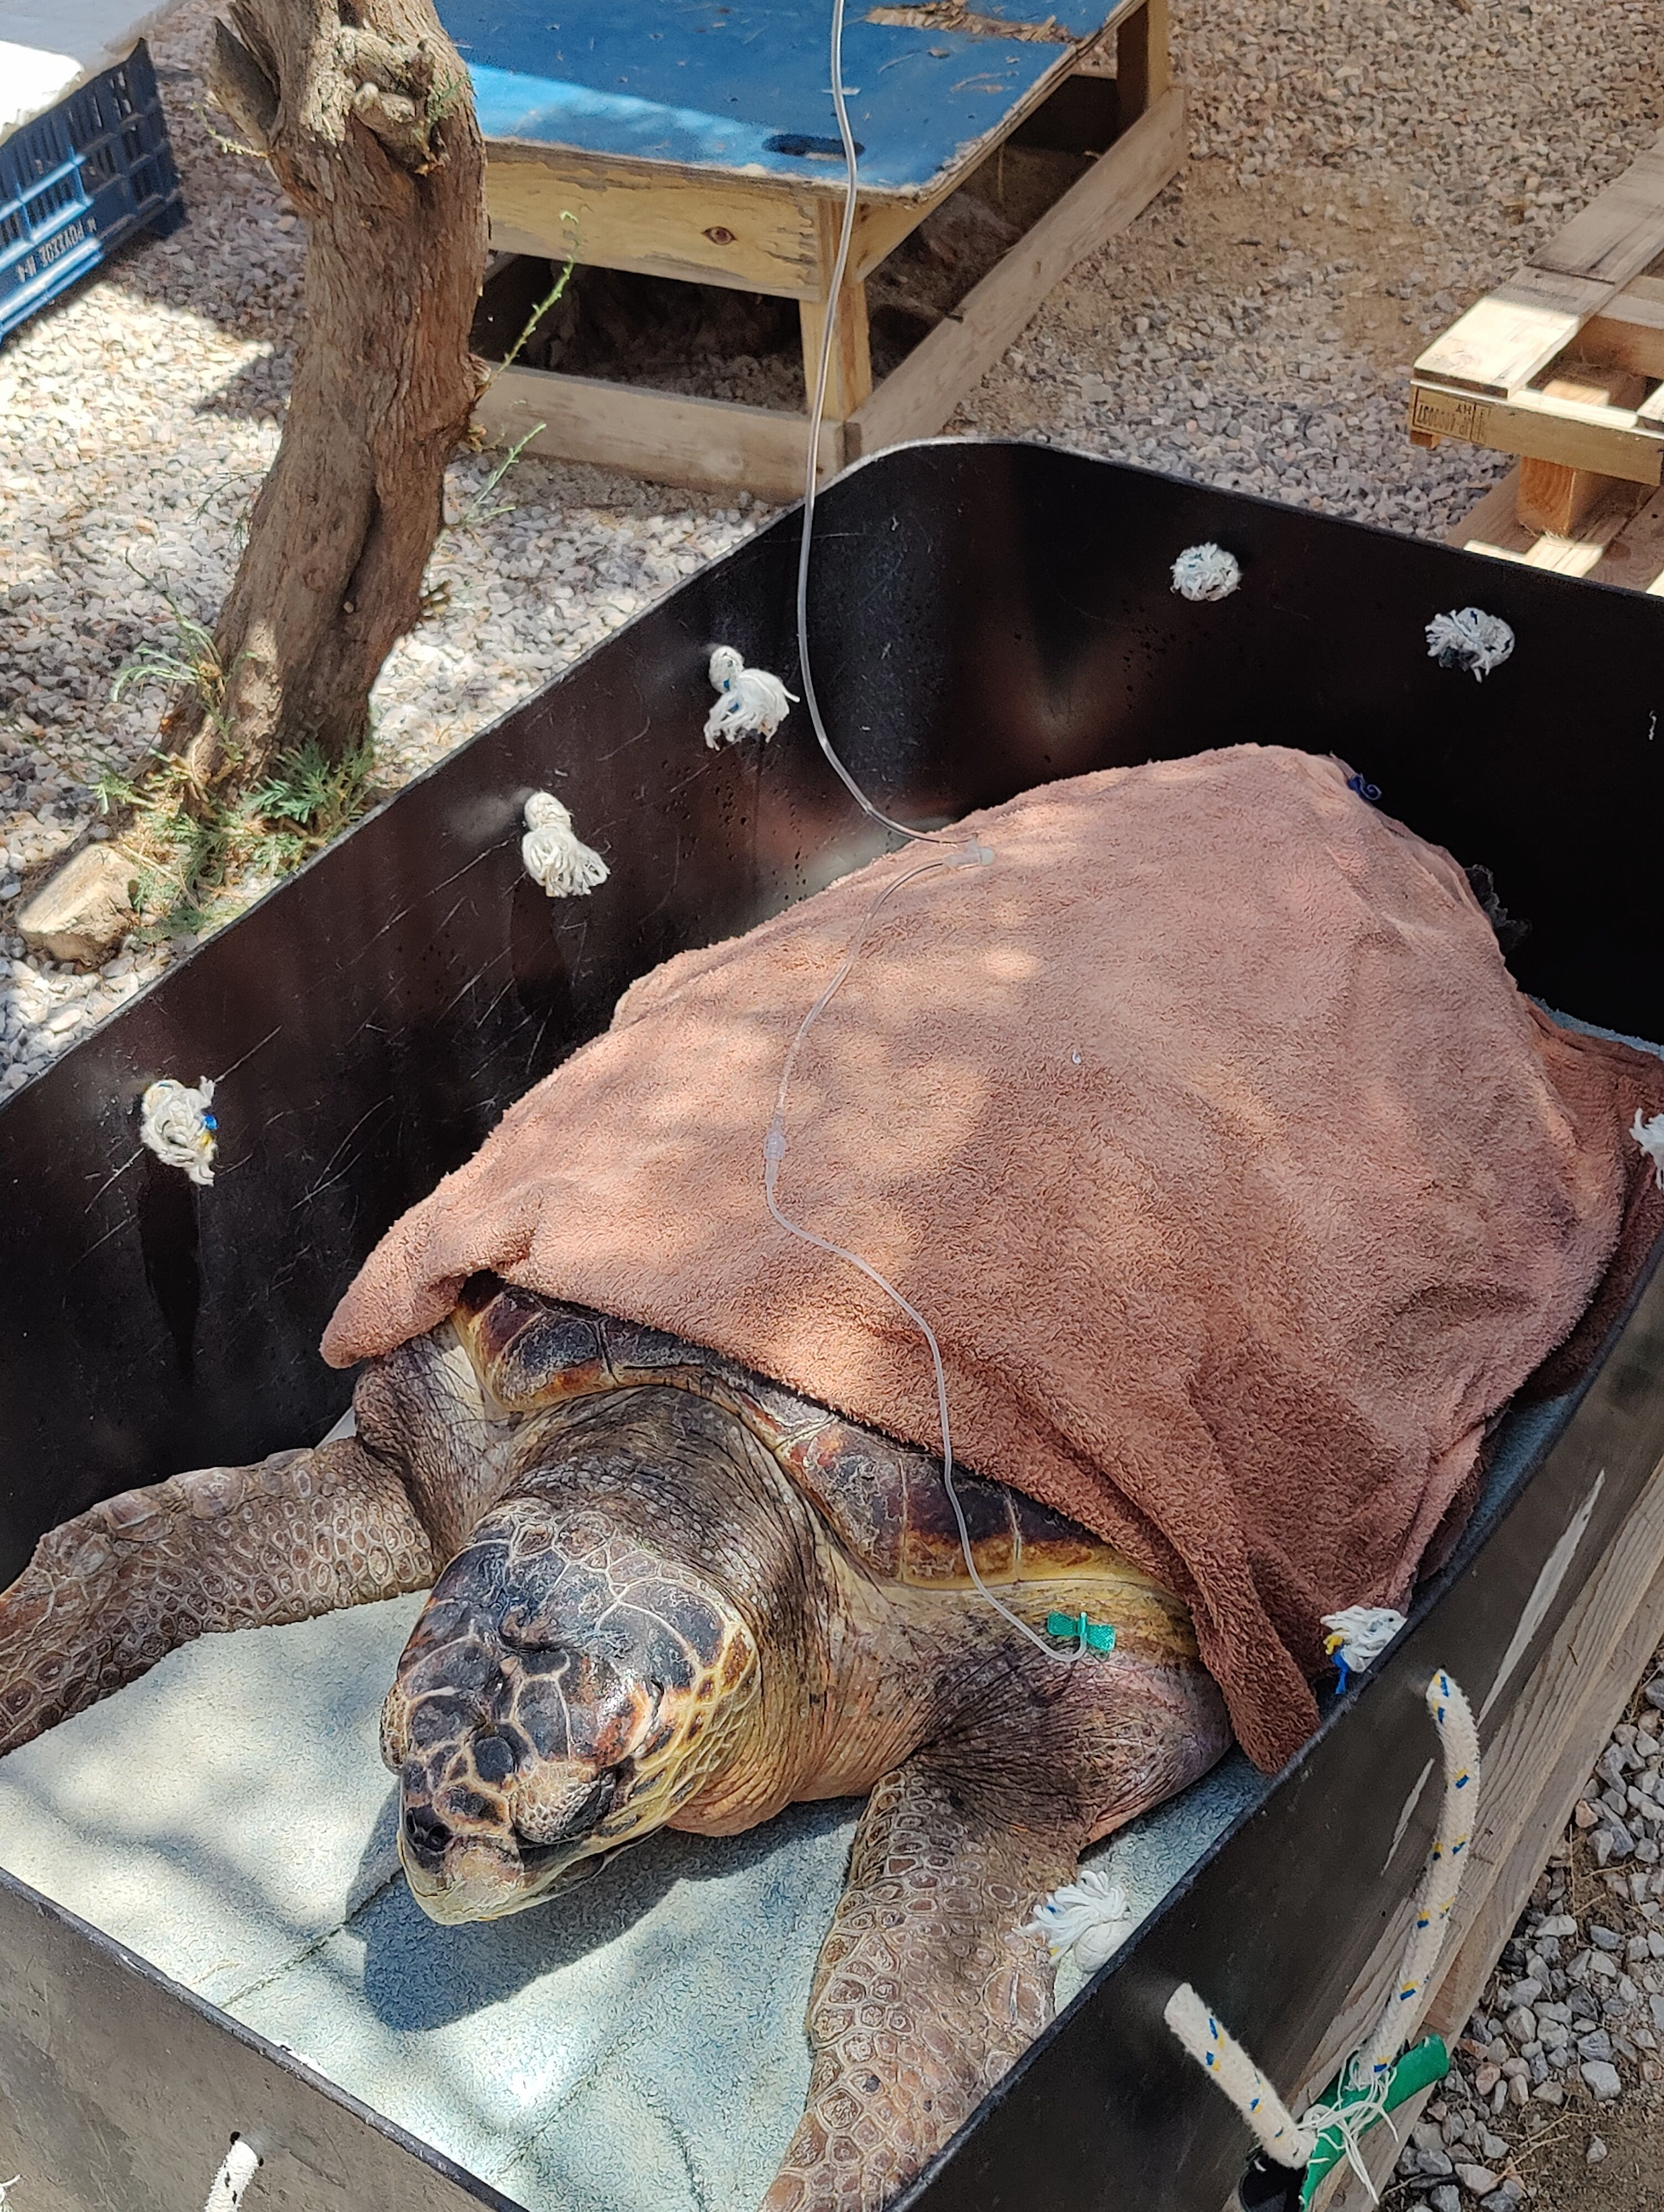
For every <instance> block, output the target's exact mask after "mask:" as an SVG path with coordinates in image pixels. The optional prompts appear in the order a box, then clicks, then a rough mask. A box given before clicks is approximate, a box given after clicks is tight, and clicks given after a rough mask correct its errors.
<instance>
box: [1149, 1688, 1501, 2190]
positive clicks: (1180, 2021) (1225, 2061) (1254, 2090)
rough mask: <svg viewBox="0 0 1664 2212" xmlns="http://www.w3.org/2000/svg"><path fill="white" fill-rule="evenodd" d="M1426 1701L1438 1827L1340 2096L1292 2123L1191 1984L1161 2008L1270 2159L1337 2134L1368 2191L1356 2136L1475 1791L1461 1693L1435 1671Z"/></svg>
mask: <svg viewBox="0 0 1664 2212" xmlns="http://www.w3.org/2000/svg"><path fill="white" fill-rule="evenodd" d="M1427 1711H1428V1712H1429V1714H1430V1715H1431V1716H1432V1718H1433V1726H1434V1728H1435V1729H1437V1730H1438V1732H1439V1747H1440V1754H1441V1755H1442V1758H1443V1762H1444V1769H1445V1794H1444V1801H1443V1804H1442V1806H1441V1807H1440V1815H1439V1830H1438V1833H1437V1834H1436V1835H1435V1836H1434V1838H1433V1849H1432V1852H1431V1853H1430V1854H1429V1856H1428V1858H1427V1871H1426V1872H1425V1873H1424V1874H1423V1876H1422V1878H1421V1888H1420V1894H1419V1895H1418V1897H1417V1899H1416V1906H1415V1920H1414V1925H1413V1926H1412V1928H1411V1930H1410V1936H1409V1941H1408V1942H1407V1944H1406V1945H1405V1949H1404V1958H1403V1962H1402V1964H1401V1967H1400V1969H1399V1972H1398V1978H1397V1980H1396V1982H1394V1987H1393V1990H1392V1994H1391V1995H1389V1996H1388V2000H1387V2002H1386V2003H1385V2005H1384V2006H1383V2007H1382V2008H1381V2016H1380V2018H1379V2019H1378V2020H1377V2021H1376V2022H1375V2031H1374V2033H1373V2034H1371V2036H1370V2038H1369V2040H1368V2042H1367V2043H1366V2044H1364V2045H1363V2046H1362V2047H1361V2048H1360V2049H1359V2050H1357V2051H1356V2052H1355V2053H1353V2056H1352V2058H1351V2059H1350V2060H1349V2061H1348V2063H1347V2065H1346V2066H1344V2067H1342V2071H1341V2076H1340V2080H1341V2092H1342V2099H1343V2101H1342V2102H1340V2103H1335V2104H1326V2105H1325V2104H1319V2105H1310V2106H1309V2107H1308V2109H1307V2110H1306V2111H1304V2112H1303V2114H1302V2115H1301V2117H1300V2118H1299V2119H1298V2120H1296V2119H1295V2118H1293V2116H1292V2115H1291V2113H1290V2111H1289V2109H1288V2107H1287V2106H1286V2105H1284V2103H1283V2101H1282V2099H1281V2098H1279V2097H1278V2096H1277V2092H1276V2091H1275V2090H1274V2089H1272V2088H1271V2085H1270V2084H1269V2083H1268V2082H1267V2081H1266V2079H1265V2078H1264V2075H1263V2074H1262V2073H1260V2071H1259V2069H1258V2066H1256V2065H1255V2064H1254V2062H1253V2060H1251V2058H1250V2057H1249V2055H1248V2053H1247V2052H1246V2051H1245V2050H1244V2049H1243V2047H1242V2046H1241V2044H1240V2043H1238V2041H1237V2040H1236V2039H1235V2038H1234V2036H1232V2034H1230V2032H1229V2030H1228V2029H1226V2028H1225V2027H1222V2026H1221V2025H1220V2023H1219V2019H1218V2017H1217V2016H1216V2014H1214V2013H1213V2012H1212V2009H1211V2008H1209V2007H1208V2006H1207V2005H1206V2004H1205V2003H1204V2001H1202V1999H1201V1998H1200V1997H1199V1996H1198V1995H1197V1994H1196V1992H1195V1990H1194V1989H1193V1988H1191V1987H1190V1985H1189V1983H1188V1982H1183V1983H1181V1984H1180V1987H1179V1988H1177V1989H1175V1990H1174V1991H1173V1995H1172V1996H1171V1997H1170V1998H1169V1999H1168V2001H1167V2014H1166V2018H1167V2025H1168V2027H1170V2028H1171V2029H1172V2030H1173V2034H1175V2035H1176V2036H1177V2037H1178V2039H1179V2040H1180V2042H1181V2043H1182V2044H1183V2045H1184V2047H1185V2048H1186V2050H1187V2051H1188V2052H1189V2053H1190V2054H1191V2056H1192V2057H1193V2059H1194V2060H1196V2061H1197V2063H1198V2064H1199V2066H1201V2067H1202V2068H1203V2070H1204V2071H1205V2072H1206V2073H1208V2074H1209V2075H1211V2076H1212V2079H1214V2080H1215V2081H1216V2082H1218V2084H1219V2087H1220V2088H1221V2089H1222V2090H1223V2091H1224V2092H1225V2095H1226V2096H1227V2097H1228V2098H1230V2099H1231V2102H1232V2104H1233V2105H1235V2106H1236V2108H1237V2110H1238V2111H1239V2112H1240V2113H1241V2115H1242V2117H1243V2118H1244V2119H1245V2120H1246V2121H1247V2123H1248V2124H1249V2126H1250V2127H1251V2129H1252V2130H1253V2132H1254V2135H1255V2137H1256V2138H1257V2140H1258V2143H1259V2145H1260V2148H1261V2149H1262V2150H1264V2152H1265V2155H1266V2157H1269V2158H1274V2159H1275V2160H1276V2161H1277V2163H1278V2164H1279V2165H1283V2166H1289V2167H1292V2168H1294V2169H1296V2170H1298V2169H1299V2168H1301V2167H1303V2166H1304V2165H1305V2164H1306V2163H1308V2161H1309V2160H1310V2157H1311V2155H1312V2152H1313V2150H1315V2148H1316V2144H1317V2142H1318V2139H1319V2137H1322V2136H1323V2135H1326V2134H1329V2133H1330V2132H1334V2133H1336V2134H1338V2135H1339V2136H1340V2137H1341V2138H1342V2144H1344V2147H1345V2151H1346V2156H1347V2158H1348V2161H1349V2163H1350V2164H1351V2165H1352V2166H1353V2167H1354V2168H1355V2170H1356V2171H1357V2172H1358V2174H1359V2175H1360V2176H1362V2179H1363V2182H1364V2184H1365V2186H1366V2187H1367V2188H1368V2189H1369V2193H1370V2196H1372V2197H1373V2196H1374V2195H1375V2189H1374V2187H1373V2184H1371V2183H1370V2181H1369V2176H1368V2172H1367V2171H1366V2170H1365V2168H1364V2164H1363V2160H1362V2157H1361V2156H1360V2154H1359V2151H1358V2138H1359V2137H1361V2136H1362V2135H1363V2134H1364V2133H1365V2131H1367V2130H1368V2128H1369V2127H1371V2126H1373V2125H1374V2124H1375V2121H1376V2120H1377V2119H1378V2118H1380V2117H1381V2114H1382V2112H1383V2111H1385V2109H1386V2102H1387V2097H1388V2092H1389V2090H1390V2087H1391V2084H1392V2077H1393V2068H1394V2065H1395V2063H1396V2061H1397V2060H1398V2057H1399V2054H1400V2053H1401V2052H1402V2051H1403V2049H1404V2047H1405V2046H1406V2045H1407V2043H1408V2041H1409V2040H1410V2038H1411V2036H1412V2035H1413V2034H1414V2032H1415V2029H1416V2027H1417V2025H1418V2024H1419V2022H1420V2015H1421V2013H1422V2010H1423V2009H1424V2008H1425V2004H1426V2000H1427V1994H1428V1991H1429V1989H1430V1988H1431V1985H1432V1981H1433V1970H1434V1969H1435V1968H1436V1967H1437V1965H1438V1963H1439V1957H1440V1952H1441V1951H1442V1950H1443V1949H1444V1943H1445V1936H1446V1933H1447V1931H1448V1928H1449V1924H1450V1916H1451V1912H1452V1910H1453V1907H1454V1905H1455V1903H1456V1898H1457V1895H1458V1892H1459V1890H1460V1888H1461V1881H1462V1872H1463V1869H1464V1868H1465V1867H1466V1864H1467V1857H1468V1851H1469V1847H1470V1845H1472V1840H1473V1824H1474V1819H1475V1809H1476V1807H1477V1805H1478V1802H1479V1731H1478V1729H1476V1728H1475V1727H1474V1724H1473V1714H1472V1709H1471V1708H1470V1706H1469V1704H1468V1702H1467V1700H1466V1697H1465V1696H1463V1695H1462V1693H1461V1691H1460V1690H1459V1689H1458V1688H1457V1686H1456V1684H1455V1683H1453V1681H1452V1680H1451V1678H1450V1677H1449V1676H1448V1675H1447V1674H1446V1671H1445V1670H1444V1669H1443V1668H1442V1667H1440V1668H1438V1669H1437V1670H1435V1671H1434V1674H1433V1679H1432V1681H1431V1682H1430V1683H1428V1684H1427Z"/></svg>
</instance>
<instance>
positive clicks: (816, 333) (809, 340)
mask: <svg viewBox="0 0 1664 2212" xmlns="http://www.w3.org/2000/svg"><path fill="white" fill-rule="evenodd" d="M797 313H798V315H799V318H800V320H801V321H802V325H803V390H804V393H805V396H806V398H807V400H808V403H809V405H810V406H813V405H814V404H815V386H816V382H817V380H818V379H819V375H820V366H821V344H822V336H823V334H824V332H825V329H826V313H827V311H826V309H825V308H823V307H822V305H821V304H820V302H818V301H817V300H799V302H797ZM872 396H873V356H872V348H871V346H870V343H869V341H868V331H867V287H866V286H865V285H864V284H860V283H856V284H851V283H848V282H845V284H844V286H843V289H842V292H841V293H840V294H839V296H838V312H837V317H836V320H835V322H834V325H833V330H832V360H831V365H830V367H829V370H828V373H827V379H826V418H827V420H828V421H829V422H835V423H841V422H845V421H847V420H848V418H849V417H850V416H851V415H853V414H854V413H855V411H856V409H857V408H858V407H861V406H864V405H866V403H867V401H868V399H871V398H872Z"/></svg>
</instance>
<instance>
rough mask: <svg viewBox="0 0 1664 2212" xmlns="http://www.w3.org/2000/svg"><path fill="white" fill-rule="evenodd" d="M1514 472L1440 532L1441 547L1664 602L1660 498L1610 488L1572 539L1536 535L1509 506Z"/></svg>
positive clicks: (1663, 501)
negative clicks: (1582, 578)
mask: <svg viewBox="0 0 1664 2212" xmlns="http://www.w3.org/2000/svg"><path fill="white" fill-rule="evenodd" d="M1518 478H1519V471H1518V469H1514V470H1510V471H1509V473H1508V474H1507V475H1506V476H1505V477H1504V478H1503V479H1502V482H1501V483H1497V484H1493V485H1492V487H1491V489H1490V490H1489V491H1487V492H1486V494H1485V497H1484V498H1483V499H1482V500H1481V501H1480V502H1479V505H1478V506H1477V507H1476V508H1475V509H1473V511H1472V514H1471V515H1469V516H1467V517H1466V520H1465V521H1463V522H1458V523H1457V524H1456V525H1455V526H1454V527H1453V529H1449V530H1446V533H1445V540H1446V543H1447V544H1449V545H1453V546H1458V547H1459V548H1461V549H1462V550H1463V551H1464V552H1466V553H1483V554H1486V555H1489V556H1490V557H1491V558H1492V560H1496V561H1520V562H1522V563H1523V564H1524V566H1525V567H1526V568H1548V569H1550V570H1553V571H1554V572H1556V573H1557V574H1560V575H1564V576H1588V577H1591V578H1592V579H1593V580H1594V581H1595V582H1596V583H1599V584H1612V585H1615V586H1617V587H1619V588H1620V589H1622V590H1626V591H1636V592H1650V593H1654V594H1657V595H1658V596H1660V597H1664V495H1657V496H1654V498H1652V499H1651V500H1650V501H1648V502H1647V503H1646V504H1645V505H1644V506H1642V507H1641V508H1640V509H1636V507H1635V500H1636V499H1637V498H1641V499H1642V500H1646V491H1645V489H1644V487H1640V486H1628V485H1625V486H1622V487H1616V486H1615V487H1614V489H1613V491H1612V493H1611V495H1610V498H1609V503H1603V504H1602V507H1601V508H1600V509H1597V510H1596V512H1595V513H1594V514H1592V515H1591V516H1589V519H1588V520H1587V522H1584V523H1583V524H1582V525H1581V527H1580V528H1579V529H1578V531H1577V534H1576V536H1575V537H1572V538H1561V537H1555V536H1552V535H1546V534H1545V535H1538V534H1537V533H1536V532H1535V531H1532V530H1529V529H1525V528H1524V525H1523V524H1522V523H1521V522H1520V521H1519V519H1518V514H1517V512H1516V509H1515V505H1514V490H1515V486H1516V484H1517V483H1518Z"/></svg>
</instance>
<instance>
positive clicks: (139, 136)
mask: <svg viewBox="0 0 1664 2212" xmlns="http://www.w3.org/2000/svg"><path fill="white" fill-rule="evenodd" d="M184 221H185V202H184V199H183V197H182V196H181V194H180V191H179V175H178V172H176V171H175V169H174V166H173V152H172V147H171V146H169V145H168V142H167V124H166V121H165V120H164V118H163V115H162V106H161V101H160V99H159V96H158V94H157V90H156V72H155V70H154V69H153V68H152V67H151V61H150V51H149V49H148V48H147V47H146V44H145V42H144V41H143V40H142V39H140V42H139V43H138V45H137V46H135V47H134V48H133V51H132V53H131V54H129V55H128V56H127V60H126V61H125V62H117V63H116V65H115V67H114V68H113V69H106V70H105V72H104V74H103V75H102V76H98V77H94V79H93V80H92V81H91V83H90V84H84V85H82V86H81V88H80V90H79V91H77V92H72V93H70V94H68V95H67V96H66V97H65V98H64V99H62V100H61V101H59V102H58V104H57V106H56V107H50V108H49V109H48V110H47V112H46V114H44V115H37V116H36V118H35V119H34V120H33V121H32V122H29V123H23V124H20V125H19V126H18V127H17V129H16V131H14V132H13V133H12V134H11V136H10V138H9V139H5V140H4V142H3V143H0V339H4V338H6V337H8V336H9V335H10V333H11V332H12V331H14V330H16V328H17V326H18V324H19V323H21V322H26V321H28V320H29V316H30V315H33V314H34V313H35V311H36V308H41V307H43V306H44V305H45V304H46V302H48V301H49V300H54V299H56V298H57V296H58V295H59V294H60V293H61V292H64V291H67V290H68V288H69V286H70V285H71V284H73V283H74V282H75V280H76V279H77V278H78V277H81V276H85V275H86V273H87V271H88V269H94V268H96V267H97V265H98V263H100V262H101V261H103V260H105V259H106V258H107V256H109V255H110V254H112V253H113V252H114V250H115V249H116V248H117V247H118V246H119V245H120V244H121V243H122V242H123V240H125V239H127V238H130V237H132V236H133V232H134V231H135V230H146V229H150V230H155V231H156V232H157V233H158V234H159V236H161V237H166V235H167V233H168V232H169V231H170V230H178V229H179V225H180V224H181V223H183V222H184Z"/></svg>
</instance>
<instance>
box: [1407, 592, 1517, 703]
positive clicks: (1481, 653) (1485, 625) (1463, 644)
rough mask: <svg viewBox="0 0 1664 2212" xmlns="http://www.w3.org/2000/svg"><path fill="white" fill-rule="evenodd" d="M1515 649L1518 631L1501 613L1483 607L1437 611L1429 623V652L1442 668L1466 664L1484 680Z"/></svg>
mask: <svg viewBox="0 0 1664 2212" xmlns="http://www.w3.org/2000/svg"><path fill="white" fill-rule="evenodd" d="M1513 649H1514V633H1513V632H1512V631H1511V629H1510V628H1509V627H1508V625H1507V624H1506V623H1505V621H1504V620H1503V619H1502V617H1501V616H1500V615H1499V614H1487V613H1485V609H1484V608H1483V607H1459V608H1458V609H1457V610H1456V612H1455V613H1453V614H1435V615H1434V616H1433V619H1432V621H1431V622H1429V623H1428V625H1427V654H1428V657H1429V658H1431V659H1433V660H1436V661H1437V662H1438V664H1439V665H1440V668H1466V669H1471V670H1472V672H1473V680H1474V682H1475V683H1476V684H1482V683H1483V682H1484V681H1485V678H1486V677H1487V676H1488V675H1489V674H1490V673H1491V671H1492V669H1493V668H1500V667H1501V666H1502V664H1503V662H1504V661H1505V660H1506V659H1507V658H1508V656H1509V654H1510V653H1511V652H1512V651H1513Z"/></svg>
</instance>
